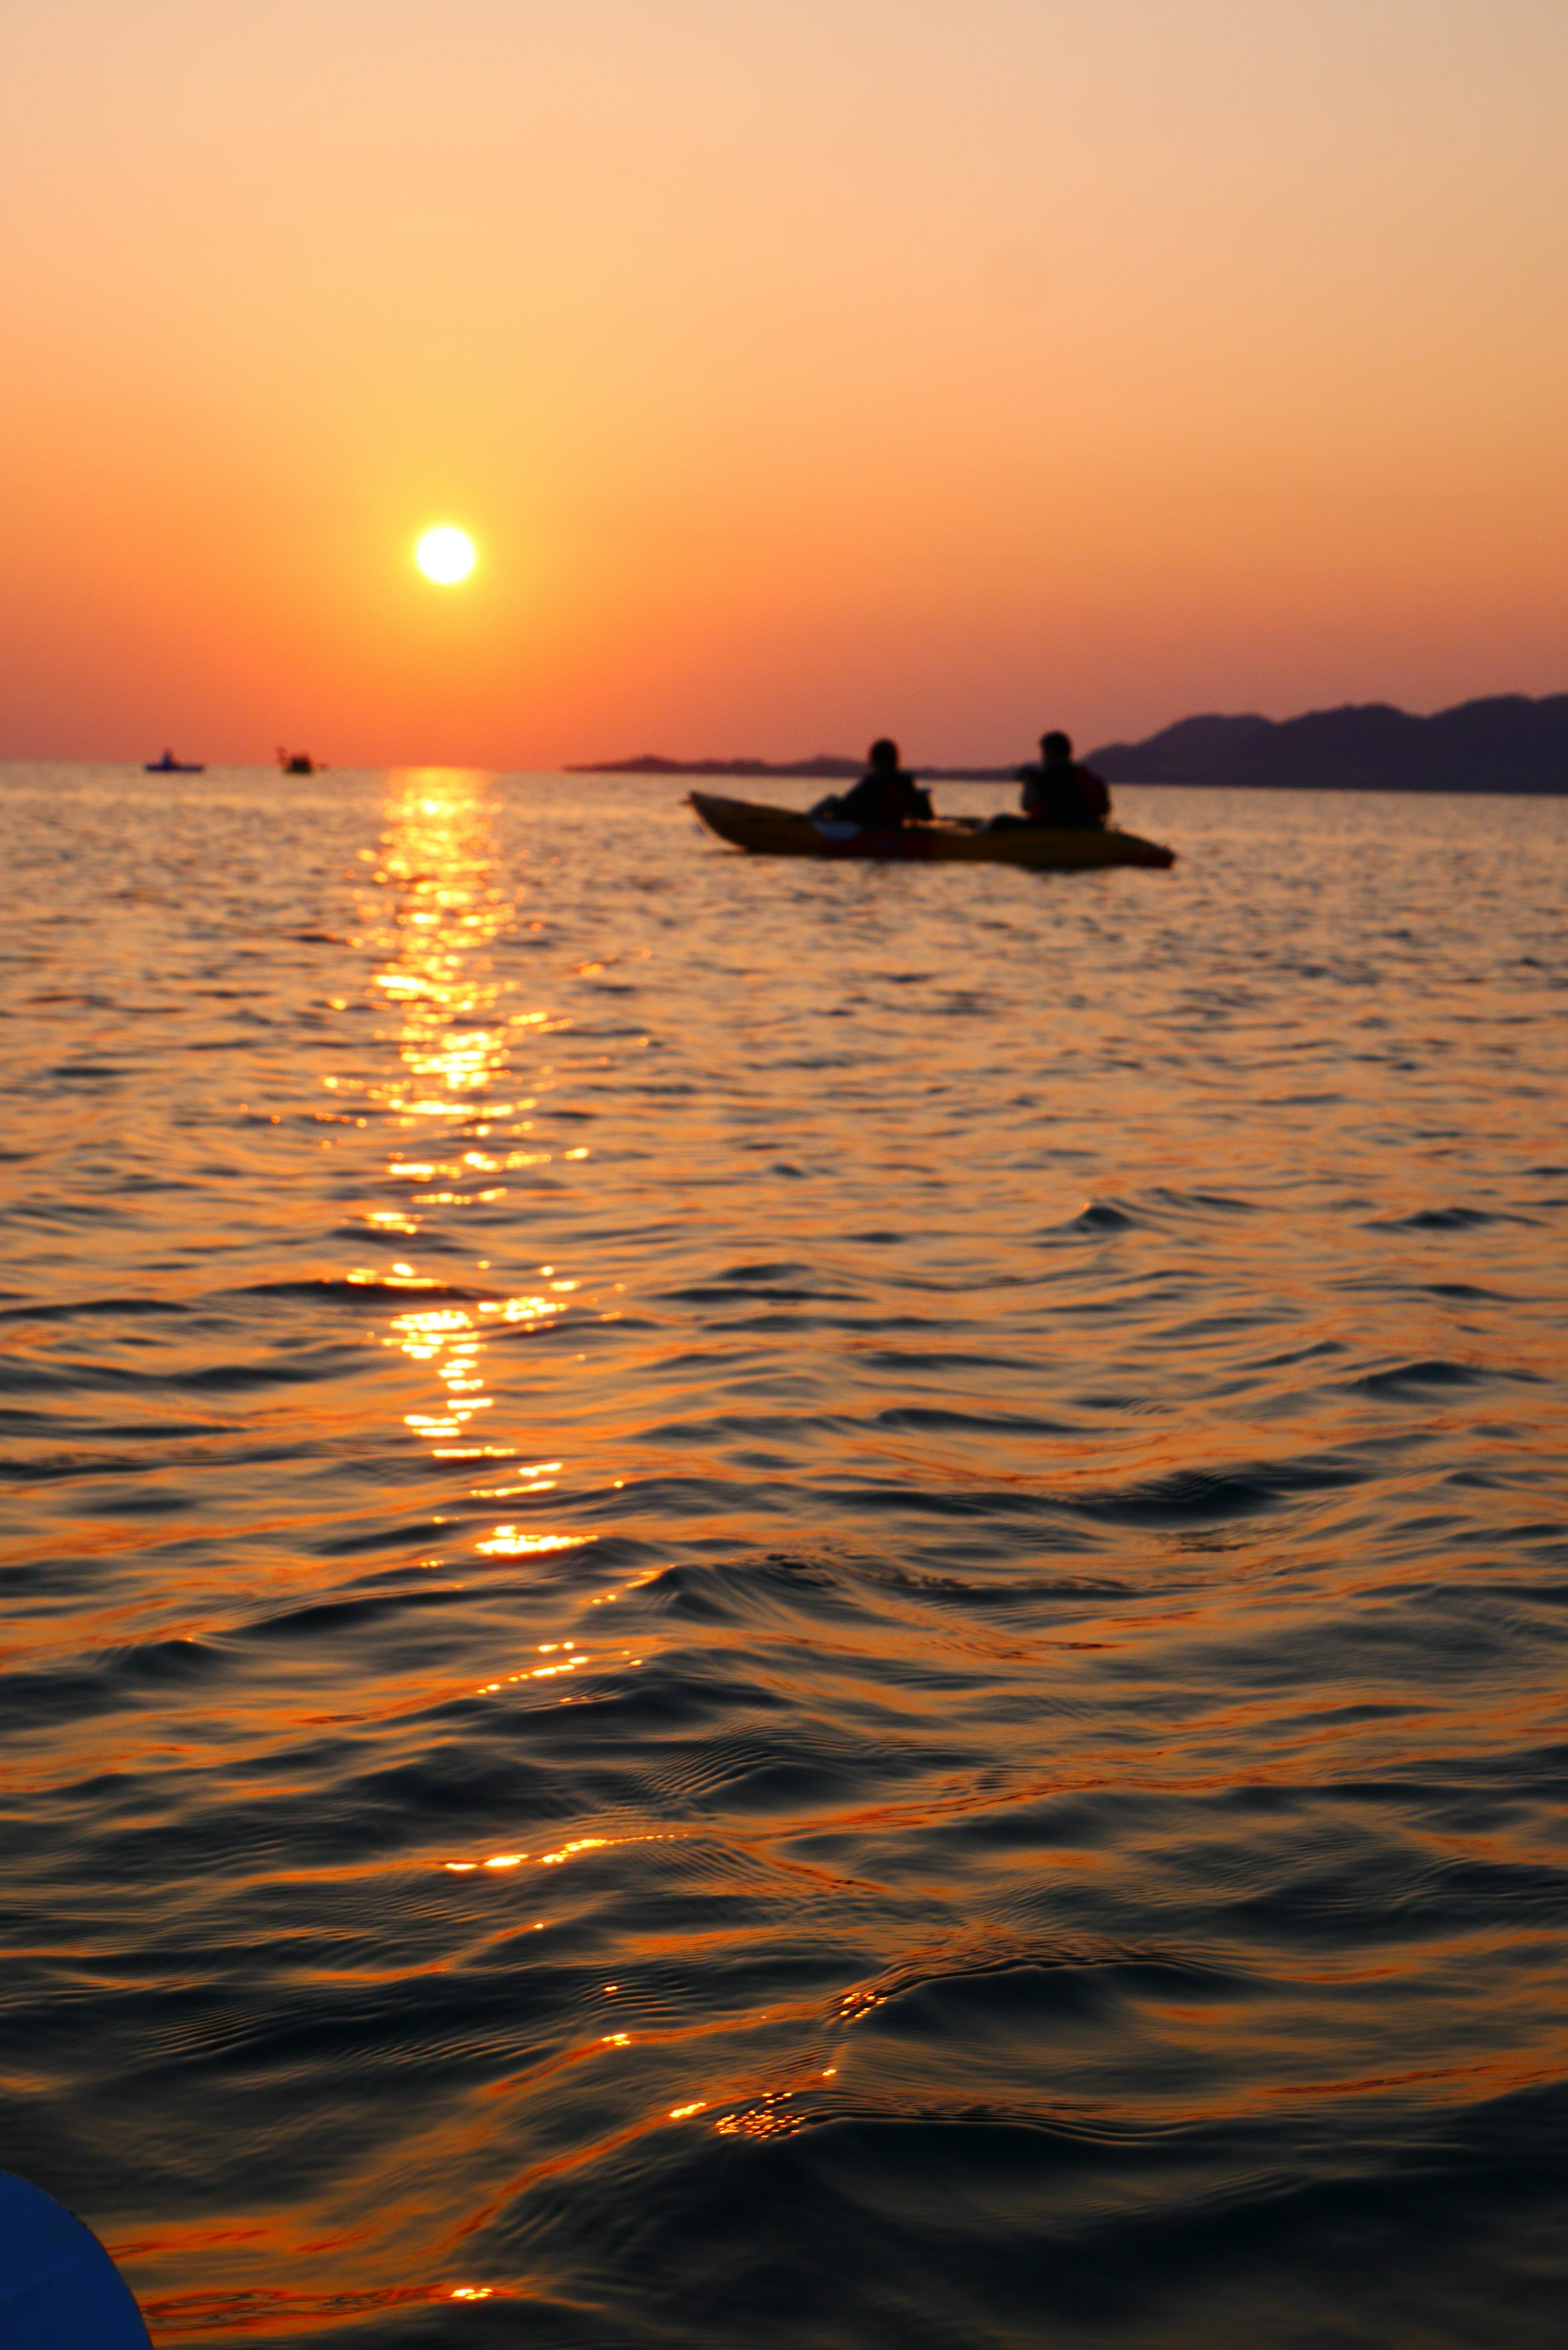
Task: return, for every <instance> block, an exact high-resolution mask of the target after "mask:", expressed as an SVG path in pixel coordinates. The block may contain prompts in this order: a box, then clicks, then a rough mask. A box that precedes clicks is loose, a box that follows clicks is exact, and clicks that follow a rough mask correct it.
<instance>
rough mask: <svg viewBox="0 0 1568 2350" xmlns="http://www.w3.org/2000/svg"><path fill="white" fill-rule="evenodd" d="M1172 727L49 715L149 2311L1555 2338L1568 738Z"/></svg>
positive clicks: (14, 992) (1563, 2068) (16, 1175)
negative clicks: (1155, 850)
mask: <svg viewBox="0 0 1568 2350" xmlns="http://www.w3.org/2000/svg"><path fill="white" fill-rule="evenodd" d="M805 795H807V787H805V786H803V787H801V791H800V794H799V796H802V797H804V796H805ZM948 796H949V797H950V799H951V800H953V801H955V802H957V803H959V804H962V805H967V806H980V805H982V804H984V803H985V802H986V801H987V799H988V797H989V798H990V799H991V800H992V801H993V802H994V800H995V799H996V798H997V796H998V795H986V794H984V793H981V792H967V793H960V792H957V791H954V792H951V793H950V794H949V795H948ZM1119 796H1120V798H1121V802H1122V806H1123V809H1124V812H1125V814H1126V816H1127V819H1128V820H1129V821H1130V822H1132V823H1133V824H1135V825H1136V826H1137V827H1138V828H1139V829H1142V830H1144V831H1146V832H1149V833H1152V834H1154V835H1155V836H1156V837H1160V838H1164V839H1168V840H1169V841H1170V842H1171V843H1172V845H1173V846H1174V847H1176V848H1177V849H1178V850H1179V863H1178V865H1177V867H1176V868H1175V870H1174V872H1173V873H1171V874H1168V875H1162V874H1156V873H1144V872H1109V873H1102V874H1092V875H1083V876H1076V877H1052V876H1031V875H1026V874H1022V873H1018V872H1014V871H1011V870H1007V869H998V868H963V867H952V866H945V867H943V866H938V867H928V868H919V867H906V868H895V869H882V870H877V869H868V868H854V867H848V866H822V867H815V866H805V865H794V864H791V863H787V862H783V861H780V862H768V861H763V860H753V859H749V858H743V857H741V856H738V855H736V854H734V853H733V852H732V851H729V850H726V849H724V848H722V847H719V846H718V844H717V843H714V842H712V841H710V840H706V839H704V838H703V837H700V836H699V834H698V833H697V831H696V829H695V827H694V826H693V823H692V820H691V816H689V814H688V813H687V812H686V811H685V810H684V809H682V808H681V807H680V806H678V804H677V798H676V791H675V790H674V789H672V788H671V787H670V786H667V785H658V784H653V785H649V784H637V785H633V784H628V783H622V782H615V781H609V782H602V781H599V780H597V779H596V780H593V781H576V782H564V781H562V780H561V779H558V778H550V777H493V776H484V775H470V774H466V773H453V772H449V771H444V770H441V771H418V772H404V773H400V774H394V775H357V776H355V775H345V776H335V775H327V776H325V777H320V778H317V779H314V780H307V781H298V782H296V781H282V780H280V779H279V778H277V777H275V776H265V777H263V776H260V775H241V774H222V773H218V774H213V775H208V776H205V777H202V778H192V779H189V780H188V781H184V780H179V779H176V780H175V781H174V782H173V783H172V784H171V782H170V781H169V779H166V778H151V777H145V778H144V777H142V776H140V775H135V776H131V775H127V774H125V773H124V772H122V771H111V770H105V769H99V770H88V769H80V768H78V769H54V770H43V769H32V770H28V769H16V768H14V769H11V770H9V771H5V773H4V774H3V775H0V847H3V851H4V869H5V874H6V879H7V896H8V912H7V916H6V920H5V928H4V932H3V935H0V955H3V979H4V1012H5V1023H4V1028H3V1030H0V1035H3V1036H4V1040H5V1070H6V1089H5V1101H6V1110H5V1123H4V1128H3V1129H0V1159H3V1164H0V1177H3V1179H4V1183H3V1191H0V1201H3V1214H0V1235H3V1240H4V1252H3V1258H0V1291H3V1293H4V1294H3V1295H0V1315H3V1317H4V1318H3V1321H0V1328H3V1331H4V1335H5V1349H4V1379H5V1397H4V1403H5V1423H6V1428H7V1430H8V1438H9V1442H8V1449H7V1461H6V1470H5V1511H6V1517H7V1523H8V1531H7V1534H6V1538H5V1550H4V1559H3V1568H0V1585H3V1589H4V1594H5V1608H4V1642H5V1646H4V1654H3V1669H0V1702H3V1709H4V1749H3V1752H4V1757H5V1779H6V1787H7V1793H6V1794H5V1846H6V1853H7V1866H6V1869H5V1876H4V1878H3V1880H0V1903H3V1917H4V1931H5V1947H6V1950H7V1956H6V1958H5V1967H4V1970H3V1973H0V2002H3V2009H0V2012H3V2022H4V2050H3V2056H4V2080H3V2095H0V2119H3V2122H4V2140H3V2147H0V2162H3V2163H4V2165H5V2167H7V2168H12V2169H15V2170H19V2171H22V2172H25V2173H26V2175H28V2176H30V2177H31V2178H34V2179H36V2181H37V2182H38V2183H39V2184H40V2185H42V2186H44V2187H47V2189H50V2191H51V2192H53V2193H55V2194H57V2195H58V2196H60V2197H61V2198H62V2199H64V2200H66V2201H67V2202H68V2203H70V2204H71V2205H72V2206H73V2207H74V2208H76V2209H77V2210H79V2211H80V2212H81V2213H82V2214H83V2216H84V2217H85V2218H87V2219H88V2220H89V2221H90V2222H91V2223H92V2224H93V2225H94V2226H95V2227H96V2228H97V2229H98V2230H99V2233H100V2234H102V2235H103V2236H104V2237H105V2239H106V2240H107V2241H109V2244H110V2245H111V2247H112V2248H113V2249H114V2251H116V2253H117V2256H118V2257H119V2259H120V2260H121V2262H122V2264H123V2266H124V2268H125V2271H126V2273H127V2275H128V2276H129V2278H130V2281H131V2282H132V2283H133V2285H134V2287H135V2289H136V2291H137V2293H138V2294H139V2296H140V2299H141V2302H142V2303H143V2306H144V2308H145V2309H146V2310H147V2313H148V2315H149V2320H150V2324H151V2328H152V2332H153V2335H154V2339H155V2340H156V2341H157V2342H158V2343H159V2344H161V2345H174V2344H183V2343H188V2342H198V2343H202V2344H211V2345H222V2344H230V2343H233V2344H236V2345H237V2344H240V2343H242V2342H243V2343H245V2344H247V2345H257V2344H266V2343H276V2344H279V2345H283V2344H288V2345H306V2344H312V2345H315V2344H320V2345H326V2344H328V2343H330V2344H333V2345H339V2344H341V2345H344V2350H351V2346H352V2345H360V2350H383V2345H386V2350H394V2346H395V2350H404V2346H405V2345H407V2346H408V2350H412V2345H440V2350H446V2345H466V2344H471V2343H472V2344H474V2345H514V2344H516V2345H531V2350H532V2345H538V2350H555V2346H556V2345H562V2350H566V2345H570V2350H644V2345H647V2346H648V2350H654V2345H664V2346H665V2350H807V2345H809V2350H1004V2345H1005V2350H1021V2346H1022V2345H1052V2350H1083V2345H1117V2350H1243V2345H1244V2350H1405V2345H1410V2350H1427V2345H1467V2350H1468V2345H1492V2344H1501V2345H1545V2344H1548V2343H1555V2342H1556V2341H1557V2340H1558V2339H1560V2338H1561V2331H1562V2324H1563V2304H1564V2301H1565V2299H1568V2229H1565V2226H1564V2222H1565V2220H1568V2191H1565V2188H1564V2167H1563V2166H1564V2156H1565V2153H1568V1978H1565V1971H1564V1959H1565V1956H1568V1950H1565V1943H1568V1837H1565V1814H1564V1804H1563V1797H1564V1792H1565V1783H1568V1708H1565V1704H1564V1695H1563V1681H1564V1669H1565V1667H1568V1508H1565V1498H1564V1482H1565V1480H1564V1471H1563V1436H1564V1413H1563V1386H1562V1374H1563V1329H1564V1293H1565V1290H1568V1251H1565V1247H1564V1242H1565V1239H1568V1138H1565V1136H1564V1131H1563V1093H1564V1078H1565V1075H1568V1069H1565V1063H1568V1048H1565V1031H1564V1011H1565V1009H1568V992H1565V983H1568V948H1565V944H1564V933H1563V910H1564V897H1565V889H1564V882H1565V879H1568V802H1564V801H1557V802H1548V803H1539V802H1538V803H1531V802H1527V801H1521V800H1502V801H1499V802H1496V803H1488V802H1486V801H1484V800H1480V799H1468V800H1467V799H1431V800H1417V801H1403V800H1397V799H1390V798H1386V797H1380V796H1371V795H1369V796H1366V797H1356V796H1350V795H1344V796H1328V795H1325V796H1324V797H1322V798H1316V797H1293V796H1277V797H1276V796H1272V795H1262V794H1258V795H1249V794H1241V793H1213V794H1205V793H1199V792H1177V791H1168V792H1163V793H1155V792H1149V793H1143V794H1139V793H1136V792H1127V793H1123V794H1122V795H1119Z"/></svg>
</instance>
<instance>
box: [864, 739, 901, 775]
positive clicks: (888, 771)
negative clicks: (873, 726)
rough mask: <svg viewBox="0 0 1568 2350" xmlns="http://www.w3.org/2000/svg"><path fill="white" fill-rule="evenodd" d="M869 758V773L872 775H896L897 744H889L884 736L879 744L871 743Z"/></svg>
mask: <svg viewBox="0 0 1568 2350" xmlns="http://www.w3.org/2000/svg"><path fill="white" fill-rule="evenodd" d="M870 756H871V772H872V774H873V775H897V773H898V744H897V743H890V742H889V741H888V737H887V736H886V735H884V736H883V737H882V739H881V741H880V742H879V743H872V745H871V754H870Z"/></svg>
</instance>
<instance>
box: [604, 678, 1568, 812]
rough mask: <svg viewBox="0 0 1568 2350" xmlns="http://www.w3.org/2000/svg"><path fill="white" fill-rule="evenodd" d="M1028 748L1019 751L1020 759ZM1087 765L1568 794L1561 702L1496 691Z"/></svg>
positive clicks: (773, 770)
mask: <svg viewBox="0 0 1568 2350" xmlns="http://www.w3.org/2000/svg"><path fill="white" fill-rule="evenodd" d="M1032 755H1033V746H1030V747H1028V748H1025V747H1024V746H1022V745H1021V746H1020V752H1019V757H1020V761H1022V760H1023V759H1025V758H1028V757H1030V756H1032ZM865 764H866V763H865V761H864V760H863V759H851V758H847V757H846V756H845V755H844V754H843V753H841V752H834V751H818V752H817V753H816V754H815V757H813V758H810V759H781V760H777V761H769V760H767V759H667V758H664V757H662V756H661V755H660V754H659V753H658V752H657V751H643V752H639V754H638V756H637V757H636V758H633V759H601V760H598V761H597V762H596V763H595V764H593V765H591V766H588V765H578V766H574V767H568V768H567V769H566V774H567V775H731V776H737V777H751V778H752V779H753V780H754V781H761V780H763V779H764V778H767V777H770V776H778V777H787V776H804V777H805V778H806V779H808V780H809V781H811V782H814V783H825V784H837V783H845V782H847V781H848V780H849V778H850V777H852V776H855V775H860V774H861V773H862V772H863V771H864V768H865ZM1088 764H1090V765H1091V766H1092V767H1094V768H1096V770H1097V772H1098V773H1099V774H1100V775H1104V776H1105V778H1106V782H1107V783H1111V784H1245V785H1251V786H1253V787H1258V786H1262V787H1264V788H1270V787H1272V788H1275V789H1279V790H1282V791H1317V792H1323V791H1360V792H1568V693H1553V694H1549V695H1547V696H1546V697H1545V698H1544V699H1543V700H1542V701H1540V702H1532V701H1531V700H1530V699H1529V698H1528V696H1526V695H1524V694H1522V693H1505V694H1499V695H1497V696H1495V697H1494V698H1493V699H1492V700H1490V701H1488V702H1461V703H1460V704H1459V707H1458V709H1456V710H1440V711H1438V713H1437V715H1436V717H1433V718H1412V717H1411V716H1410V715H1409V713H1408V712H1407V711H1404V710H1396V709H1394V708H1393V707H1392V706H1391V705H1390V704H1389V703H1388V702H1360V703H1353V704H1349V705H1347V706H1346V707H1345V709H1343V710H1313V711H1309V712H1307V714H1306V716H1305V717H1304V718H1285V719H1279V720H1276V719H1272V718H1257V717H1244V718H1219V717H1209V718H1183V719H1181V720H1180V721H1179V723H1178V724H1176V725H1175V726H1168V727H1166V728H1165V730H1164V732H1163V733H1159V734H1151V735H1150V736H1149V737H1148V739H1147V742H1144V743H1106V744H1105V745H1104V747H1103V748H1102V749H1100V750H1098V751H1092V752H1091V753H1090V754H1089V760H1088ZM909 772H910V774H911V775H919V777H920V778H921V780H922V781H923V782H925V783H937V784H942V783H947V784H1006V783H1012V781H1013V779H1014V778H1015V776H1016V775H1017V773H1018V768H1017V766H1016V765H1013V766H1008V767H911V768H910V770H909Z"/></svg>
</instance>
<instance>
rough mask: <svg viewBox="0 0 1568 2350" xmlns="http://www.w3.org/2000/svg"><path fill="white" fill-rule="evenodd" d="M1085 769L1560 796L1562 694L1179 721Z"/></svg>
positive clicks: (1333, 787)
mask: <svg viewBox="0 0 1568 2350" xmlns="http://www.w3.org/2000/svg"><path fill="white" fill-rule="evenodd" d="M1089 764H1091V765H1092V766H1094V767H1096V768H1097V769H1098V771H1099V773H1100V774H1101V775H1104V776H1105V778H1106V782H1107V783H1113V784H1245V785H1251V786H1253V787H1254V788H1256V787H1259V786H1262V787H1265V788H1266V787H1269V786H1273V787H1275V788H1278V789H1282V790H1293V791H1378V792H1568V693H1554V694H1550V695H1548V696H1546V697H1545V698H1544V699H1543V700H1542V701H1540V702H1532V701H1530V700H1529V699H1528V697H1527V696H1525V695H1524V694H1521V693H1511V694H1500V695H1497V696H1496V697H1494V698H1493V699H1491V700H1490V701H1486V702H1461V703H1460V704H1459V707H1458V708H1457V709H1455V710H1440V711H1438V713H1437V715H1436V716H1435V717H1432V718H1412V717H1411V716H1410V715H1409V714H1408V712H1406V711H1403V710H1395V709H1393V708H1391V707H1390V706H1389V704H1388V703H1386V702H1365V703H1361V704H1356V705H1351V706H1349V707H1347V708H1345V709H1343V710H1314V711H1311V712H1308V713H1307V715H1306V716H1305V717H1303V718H1286V719H1283V720H1281V721H1278V722H1276V721H1275V720H1273V719H1272V718H1256V717H1248V718H1218V717H1214V718H1184V719H1182V720H1181V721H1180V723H1179V724H1178V725H1175V726H1168V727H1166V729H1165V730H1164V732H1163V733H1159V734H1151V735H1150V736H1149V737H1148V739H1147V742H1144V743H1106V745H1105V746H1104V747H1103V748H1102V749H1101V750H1098V751H1095V752H1093V753H1091V754H1090V759H1089Z"/></svg>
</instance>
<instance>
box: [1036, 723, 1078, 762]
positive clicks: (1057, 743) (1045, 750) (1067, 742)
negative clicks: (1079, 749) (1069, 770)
mask: <svg viewBox="0 0 1568 2350" xmlns="http://www.w3.org/2000/svg"><path fill="white" fill-rule="evenodd" d="M1040 754H1041V756H1042V758H1044V762H1045V764H1046V765H1047V766H1048V767H1060V766H1062V765H1064V764H1065V763H1067V762H1068V761H1070V760H1071V758H1072V756H1073V738H1072V736H1071V735H1070V734H1064V733H1062V732H1061V731H1060V729H1057V730H1056V731H1054V733H1050V734H1042V736H1041V737H1040Z"/></svg>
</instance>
